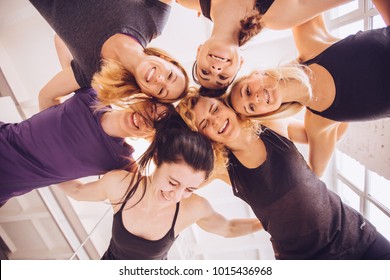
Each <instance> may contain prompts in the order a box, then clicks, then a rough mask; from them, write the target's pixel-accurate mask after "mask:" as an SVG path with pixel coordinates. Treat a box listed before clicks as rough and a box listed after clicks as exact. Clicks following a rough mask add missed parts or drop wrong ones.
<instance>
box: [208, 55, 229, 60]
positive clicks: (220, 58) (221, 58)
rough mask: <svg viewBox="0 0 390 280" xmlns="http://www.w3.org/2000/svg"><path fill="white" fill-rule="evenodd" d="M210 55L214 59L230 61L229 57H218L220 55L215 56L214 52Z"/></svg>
mask: <svg viewBox="0 0 390 280" xmlns="http://www.w3.org/2000/svg"><path fill="white" fill-rule="evenodd" d="M210 57H211V58H212V59H214V60H216V61H221V62H229V61H230V59H228V58H223V57H220V56H217V55H214V54H210Z"/></svg>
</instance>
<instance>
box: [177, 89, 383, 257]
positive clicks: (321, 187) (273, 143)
mask: <svg viewBox="0 0 390 280" xmlns="http://www.w3.org/2000/svg"><path fill="white" fill-rule="evenodd" d="M177 110H178V111H179V113H180V115H181V116H182V117H183V119H184V120H185V121H186V123H187V124H188V125H189V127H191V128H192V129H193V130H195V131H198V132H199V133H201V134H203V135H205V136H206V137H208V138H209V139H210V140H212V141H213V144H214V145H215V149H216V151H219V153H220V154H223V155H225V157H226V159H227V161H228V164H225V165H224V166H220V168H219V169H217V168H216V169H217V170H218V171H219V172H216V173H215V176H214V178H219V179H222V180H224V181H225V182H226V183H228V184H230V185H231V186H232V188H233V193H234V195H235V196H237V197H239V198H241V199H242V200H244V201H245V202H247V203H248V204H249V205H250V207H251V208H252V210H253V211H254V213H255V215H256V217H257V218H258V219H259V220H260V222H261V223H262V225H263V227H264V229H265V230H266V231H267V232H268V233H269V234H270V235H271V242H272V246H273V249H274V252H275V258H276V259H289V260H292V259H390V242H389V241H388V240H386V239H385V238H384V237H383V236H382V235H381V234H380V233H379V232H377V230H376V228H375V227H374V226H373V225H372V224H371V223H370V222H369V221H368V220H366V219H365V218H364V217H363V216H362V215H360V214H359V213H358V212H357V211H356V210H354V209H353V208H351V207H349V206H348V205H346V204H344V203H343V202H342V201H341V199H340V197H339V196H338V195H336V194H335V193H333V192H332V191H331V190H329V189H328V188H327V187H326V185H325V184H324V183H323V182H322V181H321V180H319V179H318V177H317V176H316V175H315V174H314V173H313V171H312V170H311V169H310V168H309V166H308V165H307V164H306V161H305V159H304V158H303V156H302V155H301V154H300V153H299V152H298V150H297V148H296V147H295V145H294V144H293V143H292V142H291V141H290V140H289V139H288V138H287V137H286V136H287V135H286V136H283V135H280V134H278V133H276V132H274V131H272V130H271V129H269V128H267V127H265V126H261V127H257V126H256V123H253V122H251V121H249V120H242V119H240V118H239V117H238V116H237V115H236V113H235V112H234V111H233V110H232V109H231V108H229V107H228V106H226V105H225V104H224V103H223V102H222V101H220V100H219V99H216V98H209V97H202V96H199V95H196V94H194V95H188V96H186V97H185V98H184V99H183V100H181V101H180V103H179V105H178V107H177Z"/></svg>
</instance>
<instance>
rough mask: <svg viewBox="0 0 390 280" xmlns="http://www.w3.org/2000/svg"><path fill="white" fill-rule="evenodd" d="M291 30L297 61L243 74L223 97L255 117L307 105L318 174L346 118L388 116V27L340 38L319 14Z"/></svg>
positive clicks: (307, 123)
mask: <svg viewBox="0 0 390 280" xmlns="http://www.w3.org/2000/svg"><path fill="white" fill-rule="evenodd" d="M389 14H390V11H389ZM293 35H294V39H295V43H296V46H297V49H298V53H299V58H298V62H299V63H294V64H292V65H286V66H281V67H277V68H274V69H267V70H257V71H254V72H253V73H252V74H250V75H248V76H244V77H241V78H240V79H239V80H238V81H236V82H235V83H234V84H233V86H232V88H231V90H230V92H229V93H228V95H227V100H228V103H229V104H230V105H231V106H232V107H233V109H234V110H235V111H236V112H238V113H239V114H241V115H243V116H247V117H250V118H253V119H256V120H259V121H264V120H270V119H278V118H282V117H285V116H289V115H292V114H294V113H295V112H296V110H299V109H300V108H303V107H306V109H307V110H306V113H305V120H304V123H305V130H306V133H307V136H308V141H309V165H310V167H311V168H312V169H313V171H314V172H315V173H316V174H317V175H318V176H321V175H322V173H323V172H324V170H325V168H326V166H327V163H328V161H329V159H330V158H331V156H332V154H333V151H334V149H335V146H336V142H337V134H339V132H340V131H345V130H346V128H347V126H348V122H356V121H371V120H377V119H381V118H388V117H390V86H389V83H388V77H390V27H389V26H388V27H384V28H380V29H374V30H367V31H363V32H361V31H360V32H358V33H356V34H353V35H350V36H348V37H346V38H344V39H341V40H340V39H338V38H336V37H334V36H333V35H332V34H331V33H329V31H328V29H327V28H326V25H325V23H324V19H323V17H322V15H320V16H318V17H316V18H314V19H312V20H310V21H308V22H306V23H304V24H302V25H299V26H296V27H294V28H293Z"/></svg>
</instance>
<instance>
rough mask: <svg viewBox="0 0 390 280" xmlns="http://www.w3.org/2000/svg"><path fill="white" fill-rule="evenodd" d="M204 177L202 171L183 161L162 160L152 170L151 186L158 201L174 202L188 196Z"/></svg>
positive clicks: (162, 202) (161, 202)
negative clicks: (166, 161) (169, 161)
mask: <svg viewBox="0 0 390 280" xmlns="http://www.w3.org/2000/svg"><path fill="white" fill-rule="evenodd" d="M205 179H206V173H205V172H204V171H195V170H194V169H193V168H192V167H190V166H189V165H188V164H186V163H184V162H179V163H165V162H164V163H162V164H161V165H160V166H158V167H157V168H156V170H155V171H154V173H153V175H152V178H151V186H152V188H153V192H154V196H155V197H156V200H157V202H158V203H160V204H176V203H177V202H179V201H180V200H182V199H184V198H188V197H190V196H191V194H192V192H193V191H195V190H196V189H197V188H198V187H199V185H200V184H201V183H202V182H203V181H204V180H205Z"/></svg>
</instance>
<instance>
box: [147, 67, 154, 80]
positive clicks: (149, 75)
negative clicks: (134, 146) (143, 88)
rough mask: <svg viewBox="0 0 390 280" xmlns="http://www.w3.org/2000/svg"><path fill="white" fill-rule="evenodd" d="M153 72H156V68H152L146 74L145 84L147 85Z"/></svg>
mask: <svg viewBox="0 0 390 280" xmlns="http://www.w3.org/2000/svg"><path fill="white" fill-rule="evenodd" d="M154 72H156V68H155V67H153V68H152V69H151V70H150V71H149V74H148V77H147V78H146V82H147V83H149V81H150V79H151V78H152V77H153V74H154Z"/></svg>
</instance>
